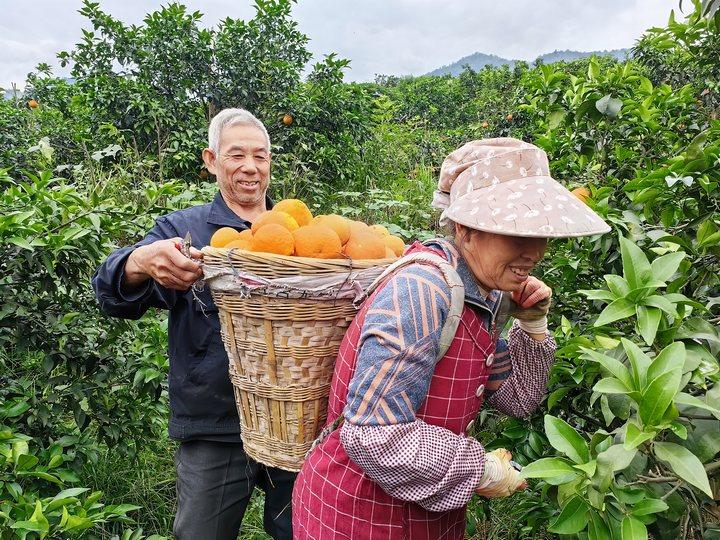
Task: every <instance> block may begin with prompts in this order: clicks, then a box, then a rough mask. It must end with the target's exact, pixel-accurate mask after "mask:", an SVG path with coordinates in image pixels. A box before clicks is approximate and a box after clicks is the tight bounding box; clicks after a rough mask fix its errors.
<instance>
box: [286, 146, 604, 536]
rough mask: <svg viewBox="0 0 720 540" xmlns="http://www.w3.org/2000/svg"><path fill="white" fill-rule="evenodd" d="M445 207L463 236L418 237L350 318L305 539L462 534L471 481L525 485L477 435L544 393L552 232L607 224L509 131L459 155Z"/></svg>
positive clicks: (572, 232) (301, 501) (502, 488)
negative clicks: (546, 270) (484, 421)
mask: <svg viewBox="0 0 720 540" xmlns="http://www.w3.org/2000/svg"><path fill="white" fill-rule="evenodd" d="M433 205H434V206H437V207H440V208H443V209H444V211H443V214H442V216H441V223H443V222H447V223H449V224H450V225H451V227H452V230H453V232H454V237H453V239H451V240H447V239H437V240H434V241H431V242H426V243H425V244H424V245H422V244H419V243H415V244H414V245H413V246H411V247H410V248H409V249H408V250H407V251H406V254H405V255H404V257H403V259H404V262H408V260H409V264H406V265H404V266H402V265H400V266H399V268H397V269H396V270H395V271H394V272H393V273H392V274H391V275H390V276H389V277H388V278H387V279H385V280H384V282H383V283H382V285H381V286H380V287H379V288H378V289H376V290H375V291H374V292H373V293H372V294H371V295H370V297H369V298H368V299H367V301H366V302H365V303H364V305H363V307H362V308H361V310H360V311H359V313H358V315H357V316H356V318H355V320H354V321H353V323H352V324H351V326H350V328H349V329H348V332H347V334H346V336H345V339H344V341H343V343H342V345H341V348H340V353H339V355H338V360H337V364H336V367H335V374H334V378H333V382H332V389H331V392H330V403H329V407H328V427H327V429H326V431H325V437H324V439H323V440H322V441H321V442H320V443H319V444H318V446H316V447H315V448H314V449H313V450H312V451H311V452H310V454H309V455H308V458H307V460H306V461H305V464H304V465H303V468H302V470H301V472H300V475H299V476H298V478H297V481H296V483H295V488H294V491H293V503H292V507H293V531H294V536H295V538H301V539H304V538H313V539H337V538H350V539H373V540H375V539H386V538H387V539H393V540H395V539H402V538H412V539H418V538H423V539H432V540H437V539H439V538H448V539H462V538H464V535H465V512H466V506H467V503H468V501H469V500H470V498H471V497H472V495H473V493H478V494H479V495H482V496H485V497H500V496H507V495H510V494H511V493H513V492H515V491H516V490H518V489H523V488H524V483H523V482H522V481H521V480H520V479H519V476H518V472H517V470H516V469H515V468H514V467H513V466H512V464H511V462H510V453H509V452H508V451H506V450H499V451H495V452H489V453H486V452H485V450H484V448H483V445H482V443H481V442H479V441H477V440H476V439H474V438H473V437H469V436H468V434H470V433H471V431H472V427H473V422H474V418H475V417H476V416H477V414H478V411H479V409H480V407H481V405H482V403H483V401H484V400H487V402H488V404H489V405H491V406H492V407H494V408H496V409H499V410H500V411H503V412H505V413H507V414H510V415H513V416H520V417H522V416H526V415H528V414H530V413H531V412H532V411H533V410H534V409H535V408H536V407H537V405H538V404H539V403H540V401H541V400H542V397H543V394H544V392H545V389H546V384H547V377H548V372H549V370H550V366H551V364H552V361H553V355H554V352H555V342H554V340H553V338H552V337H551V336H550V334H548V332H547V317H546V315H547V310H548V307H549V305H550V302H549V299H550V296H551V293H552V291H551V289H550V288H549V287H548V286H547V285H545V284H544V283H543V282H542V281H540V280H539V279H537V278H534V277H532V276H530V271H531V270H532V268H533V267H534V266H535V265H536V264H537V263H538V262H539V261H540V259H541V258H542V256H543V254H544V252H545V247H546V244H547V239H548V238H551V237H569V236H583V235H592V234H600V233H605V232H607V231H608V230H609V227H608V226H607V225H606V224H605V222H603V220H602V219H600V218H599V217H598V216H597V215H596V214H595V213H593V212H592V211H591V210H590V209H589V208H588V207H586V206H585V205H584V204H582V203H581V202H580V201H578V200H577V199H575V198H574V197H573V196H572V194H571V193H570V192H569V191H567V190H566V189H565V188H564V187H562V186H561V185H560V184H559V183H558V182H556V181H555V180H553V179H552V178H551V177H550V172H549V167H548V162H547V157H546V155H545V153H544V152H543V151H542V150H540V149H539V148H537V147H535V146H533V145H530V144H527V143H524V142H522V141H519V140H517V139H510V138H502V139H487V140H482V141H473V142H470V143H468V144H466V145H464V146H463V147H461V148H459V149H458V150H456V151H455V152H453V153H452V154H450V155H449V156H448V158H447V159H446V160H445V161H444V163H443V165H442V169H441V172H440V180H439V184H438V191H437V192H436V196H435V200H434V201H433ZM428 254H429V255H430V256H428ZM432 256H435V258H433V257H432ZM438 256H439V257H440V260H441V261H447V263H449V265H450V267H451V269H448V268H447V264H445V265H443V263H442V262H438V259H437V257H438ZM458 290H460V291H461V292H462V293H463V296H460V301H459V302H457V301H456V302H453V301H452V300H451V299H452V297H453V294H454V293H455V294H457V292H458ZM503 291H504V292H503ZM507 293H509V294H507ZM463 300H464V301H463ZM458 305H459V307H458ZM510 315H513V316H514V317H515V319H516V320H515V322H514V323H513V326H512V328H511V329H510V331H509V339H508V341H507V342H506V341H505V340H504V339H503V338H499V335H498V334H499V332H500V331H501V330H502V329H503V326H504V325H505V322H506V321H507V319H508V317H509V316H510ZM448 329H449V330H450V331H449V332H448ZM448 335H450V339H449V340H448V339H447V336H448ZM327 432H329V434H328V433H327Z"/></svg>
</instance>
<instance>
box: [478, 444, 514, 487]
mask: <svg viewBox="0 0 720 540" xmlns="http://www.w3.org/2000/svg"><path fill="white" fill-rule="evenodd" d="M511 459H512V454H511V453H510V452H509V451H507V450H505V449H504V448H498V449H497V450H493V451H492V452H489V453H487V454H485V470H484V471H483V476H482V479H481V480H480V485H478V487H477V488H476V489H475V493H477V494H478V495H480V496H481V497H487V498H497V497H508V496H510V495H512V494H513V493H515V492H516V491H522V490H523V489H525V488H527V482H526V481H525V480H523V479H521V478H520V471H518V470H517V469H516V468H515V467H514V466H513V464H512V463H511V462H510V460H511Z"/></svg>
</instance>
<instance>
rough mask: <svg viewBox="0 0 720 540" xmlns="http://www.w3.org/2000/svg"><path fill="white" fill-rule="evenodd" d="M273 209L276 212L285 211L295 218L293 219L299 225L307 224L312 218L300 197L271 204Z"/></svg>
mask: <svg viewBox="0 0 720 540" xmlns="http://www.w3.org/2000/svg"><path fill="white" fill-rule="evenodd" d="M273 210H275V211H277V212H287V213H288V214H290V215H291V216H292V217H293V218H295V221H297V224H298V225H299V226H300V227H302V226H303V225H307V224H309V223H310V222H311V221H312V218H313V216H312V213H311V212H310V209H309V208H308V207H307V205H306V204H305V203H304V202H302V201H301V200H300V199H285V200H282V201H280V202H279V203H277V204H276V205H275V206H273Z"/></svg>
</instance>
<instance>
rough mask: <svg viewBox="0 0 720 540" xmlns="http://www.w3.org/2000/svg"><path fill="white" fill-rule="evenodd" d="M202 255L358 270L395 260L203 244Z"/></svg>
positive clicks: (225, 258) (224, 260) (383, 264)
mask: <svg viewBox="0 0 720 540" xmlns="http://www.w3.org/2000/svg"><path fill="white" fill-rule="evenodd" d="M200 251H201V252H202V253H203V254H204V255H209V256H211V257H218V258H222V260H223V262H226V261H227V259H228V257H229V258H230V259H235V260H238V261H242V260H248V259H249V260H256V261H265V262H268V263H271V264H280V265H282V264H284V263H286V264H290V265H294V264H308V265H314V266H325V267H327V268H340V269H343V270H359V269H364V268H371V267H373V266H387V265H388V264H391V263H393V262H395V261H396V260H397V257H395V258H382V259H351V258H349V257H348V258H345V259H318V258H315V257H299V256H295V255H277V254H275V253H263V252H259V251H248V250H246V249H240V248H217V247H212V246H205V247H203V248H202V249H201V250H200Z"/></svg>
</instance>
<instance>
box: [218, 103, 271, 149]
mask: <svg viewBox="0 0 720 540" xmlns="http://www.w3.org/2000/svg"><path fill="white" fill-rule="evenodd" d="M231 126H252V127H255V128H257V129H259V130H260V131H262V133H263V135H265V141H267V149H268V152H269V151H270V135H268V132H267V129H265V126H264V125H263V123H262V122H261V121H260V120H258V119H257V118H256V117H255V115H254V114H253V113H251V112H250V111H246V110H245V109H223V110H222V111H220V112H219V113H217V114H216V115H215V116H214V117H213V119H212V120H211V121H210V127H209V128H208V147H209V148H210V150H212V151H213V152H215V153H216V154H217V153H218V151H219V150H220V134H221V133H222V130H223V129H225V128H226V127H231Z"/></svg>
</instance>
